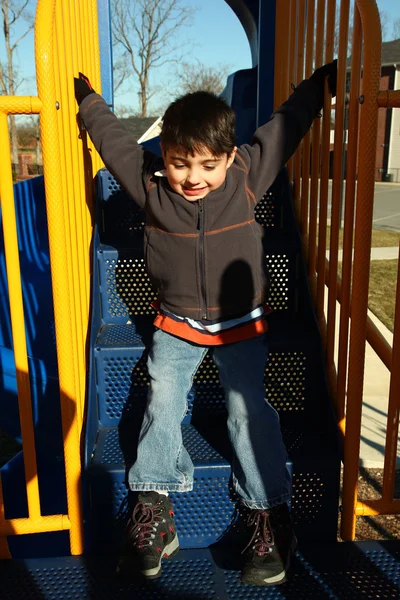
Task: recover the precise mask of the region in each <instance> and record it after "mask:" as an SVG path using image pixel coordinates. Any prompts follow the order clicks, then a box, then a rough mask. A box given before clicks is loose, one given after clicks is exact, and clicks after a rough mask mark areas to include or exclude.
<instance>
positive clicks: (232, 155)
mask: <svg viewBox="0 0 400 600" xmlns="http://www.w3.org/2000/svg"><path fill="white" fill-rule="evenodd" d="M236 150H237V146H234V148H233V150H232V152H231V153H230V155H229V156H228V164H227V165H226V168H227V169H229V167H230V166H231V164H232V163H233V161H234V160H235V156H236Z"/></svg>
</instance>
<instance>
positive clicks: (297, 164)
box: [292, 0, 305, 231]
mask: <svg viewBox="0 0 400 600" xmlns="http://www.w3.org/2000/svg"><path fill="white" fill-rule="evenodd" d="M304 23H305V0H299V2H298V23H297V71H296V78H295V84H296V85H297V84H298V83H300V81H302V80H303V72H304ZM302 150H303V144H300V146H299V147H298V149H297V151H296V153H295V155H294V158H293V163H294V168H293V191H292V197H293V204H294V210H295V214H296V217H297V222H298V223H299V227H300V231H302V230H303V224H302V221H301V206H300V193H301V192H300V176H301V160H302Z"/></svg>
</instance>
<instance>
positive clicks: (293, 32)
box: [285, 0, 297, 182]
mask: <svg viewBox="0 0 400 600" xmlns="http://www.w3.org/2000/svg"><path fill="white" fill-rule="evenodd" d="M289 18H290V37H289V77H288V79H287V80H286V92H285V94H286V97H288V96H289V94H291V93H292V87H291V86H292V84H293V83H294V84H295V83H296V82H295V79H296V37H297V0H290V14H289ZM286 166H287V170H288V173H289V180H290V181H291V182H292V181H293V157H291V158H289V160H288V162H287V165H286Z"/></svg>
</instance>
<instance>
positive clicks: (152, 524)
mask: <svg viewBox="0 0 400 600" xmlns="http://www.w3.org/2000/svg"><path fill="white" fill-rule="evenodd" d="M161 512H162V506H161V504H156V505H155V506H148V505H146V504H143V503H142V502H138V503H137V504H136V506H135V508H134V509H133V513H132V517H131V519H130V522H129V525H128V533H129V537H130V538H131V540H132V542H133V544H134V545H135V546H136V547H137V548H139V549H142V548H145V547H146V546H152V545H153V540H154V538H155V537H156V532H157V528H158V526H159V525H160V523H166V519H165V518H164V517H163V516H162V515H161Z"/></svg>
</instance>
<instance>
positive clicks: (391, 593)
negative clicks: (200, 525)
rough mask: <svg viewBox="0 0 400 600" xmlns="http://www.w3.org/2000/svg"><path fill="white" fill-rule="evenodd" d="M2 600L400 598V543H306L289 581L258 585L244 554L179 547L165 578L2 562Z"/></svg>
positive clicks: (56, 563) (105, 563) (77, 563)
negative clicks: (242, 563)
mask: <svg viewBox="0 0 400 600" xmlns="http://www.w3.org/2000/svg"><path fill="white" fill-rule="evenodd" d="M0 581H1V587H0V598H1V600H128V599H129V600H262V599H264V600H281V599H282V600H283V599H285V600H319V599H325V598H326V599H328V598H329V599H332V600H346V599H347V600H354V599H358V598H362V599H364V600H376V599H377V598H387V599H398V598H400V543H399V542H360V543H342V544H329V545H328V544H325V545H322V544H320V545H317V546H315V545H303V546H302V547H301V549H300V550H299V552H298V553H297V556H296V558H295V560H294V562H293V568H292V571H291V574H290V578H289V580H288V581H287V582H286V583H285V584H283V585H281V586H277V587H270V588H258V587H253V586H245V585H243V584H241V582H240V572H239V571H238V556H232V555H231V556H227V555H226V554H221V553H216V552H214V553H213V552H212V551H209V550H186V551H181V552H179V553H178V555H177V556H176V557H175V558H174V559H171V560H170V561H164V563H163V575H162V578H161V579H158V580H155V581H151V582H143V581H140V580H137V581H130V580H127V579H118V578H117V577H116V576H115V558H105V557H104V558H101V559H100V558H96V559H94V558H90V557H68V558H57V559H48V560H45V559H42V560H39V559H31V560H25V561H1V562H0Z"/></svg>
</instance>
